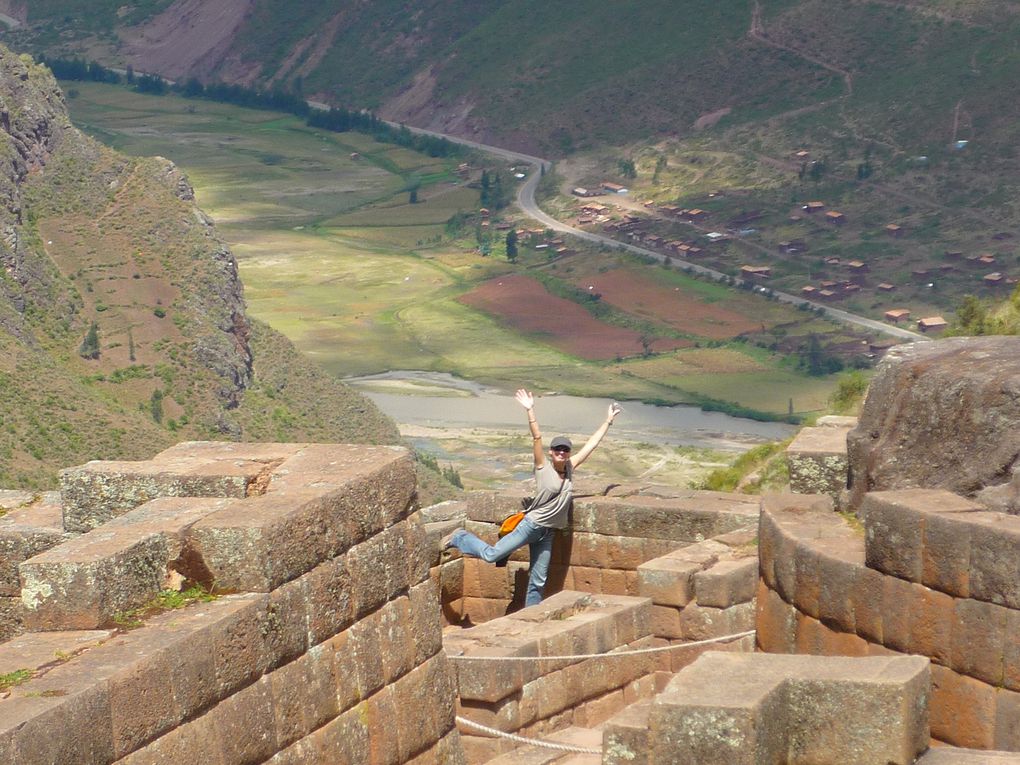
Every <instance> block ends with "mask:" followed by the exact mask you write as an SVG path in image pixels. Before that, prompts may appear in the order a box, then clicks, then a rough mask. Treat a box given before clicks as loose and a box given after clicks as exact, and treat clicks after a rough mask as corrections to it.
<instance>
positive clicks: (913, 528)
mask: <svg viewBox="0 0 1020 765" xmlns="http://www.w3.org/2000/svg"><path fill="white" fill-rule="evenodd" d="M943 494H945V492H931V491H923V490H919V491H900V492H872V493H870V494H866V495H865V496H864V502H863V503H862V505H861V516H862V518H863V520H864V530H865V547H864V555H865V562H866V564H867V566H868V567H869V568H873V569H876V570H877V571H881V572H883V573H885V574H889V575H890V576H895V577H898V578H900V579H906V580H907V581H909V582H920V581H922V576H921V574H922V570H923V568H922V564H921V559H922V554H921V553H922V530H923V528H924V515H923V513H922V512H920V508H921V507H925V506H930V505H933V504H936V503H938V501H939V500H940V499H941V498H942V495H943ZM950 496H951V495H950Z"/></svg>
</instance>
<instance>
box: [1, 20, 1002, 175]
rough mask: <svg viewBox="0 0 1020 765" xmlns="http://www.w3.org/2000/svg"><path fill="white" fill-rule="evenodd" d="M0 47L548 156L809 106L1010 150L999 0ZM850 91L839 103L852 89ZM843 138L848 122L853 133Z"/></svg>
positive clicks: (29, 32) (230, 28) (43, 32)
mask: <svg viewBox="0 0 1020 765" xmlns="http://www.w3.org/2000/svg"><path fill="white" fill-rule="evenodd" d="M7 7H8V11H7V12H8V13H13V14H17V13H19V12H20V14H21V15H20V16H19V18H20V19H21V20H22V21H23V22H25V23H24V24H23V25H22V26H21V27H20V28H18V29H16V30H12V31H10V32H9V33H8V37H9V39H11V40H13V41H14V42H15V43H16V44H17V45H20V46H24V47H25V48H26V49H31V50H33V51H36V52H45V53H47V54H48V55H62V54H63V55H67V54H70V53H75V52H77V53H85V54H87V55H91V56H93V57H96V58H98V59H100V60H102V61H103V62H104V63H108V64H117V63H119V64H121V65H125V64H132V65H134V67H135V69H137V70H139V71H158V72H161V73H163V74H165V75H167V76H171V77H174V78H184V77H188V76H195V77H198V78H200V79H204V80H211V79H220V80H225V81H230V82H241V83H244V84H249V85H256V86H259V87H276V86H281V87H285V88H291V89H300V90H301V91H302V92H304V93H305V94H307V95H308V96H311V97H315V98H318V99H321V100H326V101H330V102H333V103H340V104H344V105H354V106H359V107H369V108H376V109H378V110H379V111H380V112H381V113H382V114H384V115H385V116H388V117H391V118H394V119H399V120H405V121H408V122H411V123H413V124H417V125H420V126H426V127H434V128H440V129H445V130H448V131H451V132H456V133H461V134H465V135H468V134H470V135H473V136H476V137H479V138H483V139H488V140H493V141H497V142H502V143H508V144H513V145H516V146H520V147H524V148H528V149H531V150H534V151H540V152H544V153H546V154H549V155H552V156H555V155H559V154H562V153H565V152H569V151H570V150H572V149H574V148H579V147H581V148H583V147H585V146H589V145H592V144H598V143H606V142H609V143H622V142H626V141H630V140H634V139H637V138H646V137H648V136H649V135H656V134H658V135H664V134H666V135H673V134H678V135H684V134H688V133H690V132H692V131H693V130H694V126H695V124H696V123H697V122H698V119H699V117H704V116H705V115H710V114H713V113H717V112H719V111H720V110H729V112H728V114H727V116H726V118H725V120H724V124H739V123H741V122H747V121H755V120H760V119H761V118H763V117H770V116H775V115H777V114H783V113H788V112H791V111H794V110H798V109H805V108H807V109H821V110H822V112H821V115H822V116H823V117H827V118H828V119H829V120H830V121H831V122H832V123H833V126H834V127H836V128H847V127H849V128H850V135H851V136H852V138H853V139H854V140H858V141H871V142H878V143H880V144H888V145H889V146H893V147H896V148H897V150H902V151H914V150H915V149H921V148H923V144H924V143H925V142H928V141H936V140H937V141H939V142H945V141H947V140H948V139H949V138H950V137H951V136H952V134H953V131H954V127H953V126H954V125H956V128H955V129H956V132H957V134H958V136H959V137H962V138H966V137H967V136H969V135H973V136H977V137H980V138H981V140H982V141H984V142H987V143H988V144H990V145H994V146H998V147H1003V148H1006V147H1008V146H1012V145H1013V143H1014V142H1013V139H1014V138H1015V135H1014V133H1015V128H1014V127H1013V126H1014V125H1015V124H1017V119H1016V118H1017V117H1018V116H1020V115H1018V114H1017V113H1016V112H1017V110H1018V108H1020V107H1018V106H1017V105H1016V104H1015V103H1014V101H1013V100H1012V99H1009V98H1008V97H1005V96H1004V94H1005V93H1007V92H1009V90H1010V88H1011V87H1012V84H1015V83H1016V82H1017V79H1018V77H1020V58H1018V56H1017V54H1016V49H1015V45H1014V42H1015V40H1016V39H1017V36H1018V32H1020V9H1018V7H1017V6H1016V4H1015V3H1011V2H1007V1H1006V0H974V1H973V2H967V3H960V2H956V1H955V0H935V1H933V2H920V1H919V0H854V1H852V2H846V3H839V4H832V3H828V2H824V0H736V1H735V2H728V3H718V2H712V0H682V1H681V2H677V1H676V0H641V1H640V2H639V1H638V0H619V1H618V2H614V3H603V4H578V3H574V2H569V0H543V1H542V2H539V1H538V0H507V2H494V1H493V0H488V1H487V2H475V1H473V0H471V1H469V0H419V1H418V2H413V3H412V2H407V0H376V2H372V3H364V2H362V3H342V4H341V3H325V4H324V3H317V2H313V1H312V0H294V1H293V2H290V3H286V4H281V3H274V2H271V1H270V0H224V2H219V3H201V2H197V1H196V0H173V1H172V2H171V0H146V1H144V2H135V3H131V4H127V5H124V4H118V3H107V2H105V0H104V2H99V3H84V2H82V1H81V0H40V2H38V3H32V4H31V7H29V6H28V4H24V3H18V2H13V1H12V0H7ZM847 83H849V84H850V87H851V88H852V91H851V92H849V93H847V92H846V85H847ZM847 123H850V124H849V125H848V124H847Z"/></svg>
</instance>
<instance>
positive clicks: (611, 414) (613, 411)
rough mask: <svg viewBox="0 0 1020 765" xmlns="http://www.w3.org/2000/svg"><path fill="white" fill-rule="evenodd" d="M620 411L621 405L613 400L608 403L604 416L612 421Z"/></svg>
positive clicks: (621, 409)
mask: <svg viewBox="0 0 1020 765" xmlns="http://www.w3.org/2000/svg"><path fill="white" fill-rule="evenodd" d="M622 411H623V407H622V406H620V405H619V404H617V403H616V402H615V401H614V402H613V403H611V404H610V405H609V411H608V412H607V413H606V417H607V418H608V419H609V421H610V422H612V421H613V419H614V418H615V417H616V415H618V414H619V413H620V412H622Z"/></svg>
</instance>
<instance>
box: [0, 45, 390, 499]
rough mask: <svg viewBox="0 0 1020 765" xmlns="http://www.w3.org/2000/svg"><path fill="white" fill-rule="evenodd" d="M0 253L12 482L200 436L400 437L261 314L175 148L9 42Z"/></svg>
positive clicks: (40, 481) (0, 469) (0, 124)
mask: <svg viewBox="0 0 1020 765" xmlns="http://www.w3.org/2000/svg"><path fill="white" fill-rule="evenodd" d="M0 265H2V270H0V387H2V388H3V390H4V396H3V397H2V398H0V484H2V485H6V486H11V485H21V486H38V487H44V486H49V485H52V483H53V481H54V478H55V473H54V471H55V468H56V467H57V466H60V465H63V464H70V463H73V462H75V461H81V460H87V459H96V458H115V457H130V458H144V457H147V456H151V454H152V453H153V452H154V451H156V450H158V449H159V448H161V447H164V446H166V445H168V444H169V443H171V442H175V441H179V440H181V439H182V438H189V437H194V438H231V439H264V438H269V437H271V438H274V439H278V440H289V439H295V440H309V441H310V440H333V441H361V442H364V441H370V442H393V441H395V440H396V439H397V438H398V435H397V432H396V429H395V428H394V426H393V424H392V423H391V422H389V421H388V420H387V419H386V418H385V417H383V416H382V415H381V414H380V413H379V412H378V411H377V410H375V409H374V407H372V406H371V405H370V404H367V402H365V401H364V400H363V399H362V398H361V397H360V396H357V395H356V394H354V393H352V392H351V391H349V390H348V389H347V388H345V387H344V386H342V385H340V384H339V383H337V382H336V381H333V380H331V379H329V378H326V377H325V376H324V375H323V374H322V373H320V372H318V371H317V370H316V369H315V368H314V367H311V365H310V364H309V363H308V362H307V361H305V360H304V359H302V358H301V357H300V356H298V355H297V354H296V353H294V352H293V349H292V348H289V347H288V346H287V343H286V341H284V340H283V339H282V338H280V337H278V336H277V335H276V334H275V333H273V332H272V331H271V330H269V329H268V328H264V327H263V328H256V327H255V326H254V325H253V323H252V321H251V320H250V319H249V318H248V316H247V315H246V312H245V304H244V293H243V287H242V284H241V281H240V279H239V276H238V271H237V262H236V260H235V259H234V257H233V255H232V253H231V252H230V250H229V249H228V248H227V247H226V246H225V245H224V243H223V242H222V241H221V240H220V239H219V238H218V237H217V235H216V231H215V228H214V226H213V224H212V221H211V220H210V219H209V218H208V217H207V216H206V215H205V214H204V213H203V212H202V211H201V210H200V209H199V208H198V207H197V206H196V204H195V198H194V192H193V190H192V188H191V185H190V183H189V182H188V180H187V178H186V177H185V176H184V175H183V173H182V172H181V171H180V170H179V169H178V168H177V167H175V166H174V165H173V163H171V162H169V161H167V160H165V159H162V158H144V159H135V158H128V157H124V156H122V155H120V154H118V153H117V152H114V151H112V150H110V149H108V148H106V147H104V146H101V145H100V144H98V143H97V142H95V141H93V140H92V139H90V138H88V137H86V136H84V135H83V134H81V133H80V132H79V131H78V130H76V129H75V128H74V127H73V126H72V125H71V123H70V121H69V119H68V116H67V112H66V109H65V107H64V98H63V95H62V93H61V92H60V90H59V88H58V87H57V84H56V82H55V81H54V79H53V78H52V76H51V75H50V73H49V71H48V70H46V69H45V68H43V67H40V66H38V65H36V64H34V63H32V61H31V60H30V59H28V58H23V57H19V56H16V55H14V54H12V53H10V52H8V51H7V50H5V49H0ZM93 328H94V331H93ZM256 329H257V331H255V330H256ZM256 336H257V341H256ZM255 345H260V346H261V347H262V348H265V349H266V355H265V357H264V358H262V359H259V358H257V352H256V351H254V350H253V346H255ZM281 365H282V368H281Z"/></svg>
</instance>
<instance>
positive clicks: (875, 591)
mask: <svg viewBox="0 0 1020 765" xmlns="http://www.w3.org/2000/svg"><path fill="white" fill-rule="evenodd" d="M855 574H856V575H855V576H854V580H853V584H852V589H851V591H850V603H851V606H852V607H853V610H854V616H853V619H854V630H855V632H857V634H858V635H860V636H861V637H863V638H865V639H867V640H869V641H871V642H872V643H882V642H884V630H883V615H884V601H883V592H884V588H885V579H886V578H887V577H886V575H885V574H883V573H881V572H880V571H875V570H874V569H872V568H865V567H861V568H858V569H856V571H855Z"/></svg>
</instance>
